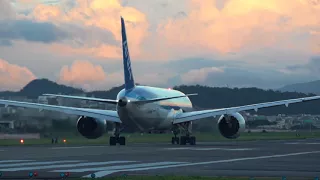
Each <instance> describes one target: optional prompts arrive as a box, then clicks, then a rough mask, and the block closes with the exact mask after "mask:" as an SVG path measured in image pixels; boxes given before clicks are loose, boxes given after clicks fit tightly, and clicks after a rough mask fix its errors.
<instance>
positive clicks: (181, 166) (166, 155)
mask: <svg viewBox="0 0 320 180" xmlns="http://www.w3.org/2000/svg"><path fill="white" fill-rule="evenodd" d="M319 162H320V139H319V140H316V139H313V140H287V141H252V142H215V143H200V142H198V143H197V145H195V146H190V145H186V146H181V145H171V144H155V143H153V144H150V143H149V144H128V145H126V146H116V147H110V146H108V145H106V146H71V145H64V146H60V147H58V146H57V145H52V146H48V147H27V146H26V147H23V146H21V147H0V172H2V178H0V179H4V178H14V179H18V178H22V179H25V178H27V177H28V174H29V172H37V173H38V176H37V177H38V178H60V175H61V173H67V172H69V173H70V175H69V177H90V176H91V174H92V173H94V174H95V176H96V177H105V176H118V175H123V174H126V175H129V176H130V175H200V176H247V177H263V176H267V177H282V176H286V177H301V178H300V179H303V178H304V177H309V178H314V177H316V176H320V163H319Z"/></svg>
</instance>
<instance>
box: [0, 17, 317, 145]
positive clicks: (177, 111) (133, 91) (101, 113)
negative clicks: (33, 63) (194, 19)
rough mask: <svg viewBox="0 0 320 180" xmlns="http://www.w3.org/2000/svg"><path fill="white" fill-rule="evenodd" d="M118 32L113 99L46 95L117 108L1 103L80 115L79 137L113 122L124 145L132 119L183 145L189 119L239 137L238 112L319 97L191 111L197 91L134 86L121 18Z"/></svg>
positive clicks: (188, 134) (92, 135) (242, 125)
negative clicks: (120, 78)
mask: <svg viewBox="0 0 320 180" xmlns="http://www.w3.org/2000/svg"><path fill="white" fill-rule="evenodd" d="M121 31H122V48H123V69H124V81H125V88H124V89H123V90H121V91H120V92H119V93H118V95H117V98H116V100H111V99H100V98H90V97H79V96H68V95H56V94H45V95H47V96H55V97H63V98H72V99H80V100H91V101H97V102H104V103H111V104H115V105H116V106H117V110H116V111H111V110H99V109H89V108H74V107H66V106H54V105H46V104H38V103H28V102H19V101H9V100H0V104H4V105H6V106H8V105H10V106H18V107H27V108H36V109H40V110H50V111H58V112H63V113H67V114H72V115H79V116H80V117H79V119H78V121H77V124H76V127H77V129H78V131H79V132H80V133H81V135H82V136H84V137H86V138H89V139H96V138H99V137H101V136H102V135H103V134H104V133H105V132H106V122H107V121H108V122H112V123H114V124H115V128H114V135H113V136H111V137H110V140H109V143H110V145H116V144H117V143H119V144H120V145H125V143H126V140H125V137H123V136H120V125H121V124H122V123H123V122H125V121H131V122H134V123H135V124H136V125H137V126H138V127H139V128H141V129H142V130H151V129H157V130H160V129H162V130H165V129H167V130H169V129H171V130H172V131H173V134H174V137H172V144H175V143H177V144H181V145H185V144H186V143H189V144H191V145H195V144H196V138H195V137H194V136H191V134H192V121H196V120H200V119H203V118H208V117H212V120H214V118H213V117H216V116H220V118H219V119H218V121H217V125H218V126H217V127H218V130H219V131H220V133H221V135H222V136H224V137H225V138H229V139H232V138H237V137H239V135H240V132H243V131H244V130H245V123H246V122H245V120H244V118H243V116H242V115H241V114H240V113H239V112H240V111H246V110H255V111H258V109H260V108H266V107H272V106H279V105H286V106H287V107H288V105H289V104H291V103H299V102H304V101H310V100H316V99H320V96H313V97H305V98H298V99H289V100H281V101H274V102H266V103H259V104H251V105H245V106H238V107H230V108H221V109H210V110H202V111H194V110H193V108H192V103H191V101H190V99H189V98H188V96H191V95H197V94H184V93H182V92H180V91H176V90H172V89H163V88H156V87H149V86H137V85H135V83H134V78H133V73H132V68H131V62H130V56H129V50H128V42H127V37H126V29H125V23H124V20H123V18H122V17H121ZM208 98H210V97H208ZM180 129H182V130H184V134H185V135H183V136H181V137H180V138H178V137H177V135H178V134H179V130H180Z"/></svg>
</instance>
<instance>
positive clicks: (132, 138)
mask: <svg viewBox="0 0 320 180" xmlns="http://www.w3.org/2000/svg"><path fill="white" fill-rule="evenodd" d="M122 135H123V136H126V139H127V143H128V144H130V143H152V142H167V143H170V142H171V137H172V134H143V135H141V134H138V133H135V134H122ZM194 135H195V136H196V137H197V141H201V142H214V141H250V140H285V139H288V140H289V139H306V138H319V137H320V131H314V132H300V136H299V137H297V136H296V133H295V132H267V133H261V132H252V133H242V134H241V136H240V137H239V138H238V139H233V140H230V139H226V138H224V137H222V136H221V135H219V134H210V133H195V134H194ZM63 139H66V141H67V142H66V143H65V144H70V145H86V144H88V145H98V144H108V143H109V135H107V134H106V135H104V136H102V137H100V138H98V139H86V138H84V137H81V136H75V135H71V134H70V133H69V134H68V133H67V134H63V135H60V136H59V144H63V142H62V140H63ZM50 144H51V139H50V138H41V139H25V140H24V144H21V143H20V141H19V140H18V139H16V140H0V146H12V145H50Z"/></svg>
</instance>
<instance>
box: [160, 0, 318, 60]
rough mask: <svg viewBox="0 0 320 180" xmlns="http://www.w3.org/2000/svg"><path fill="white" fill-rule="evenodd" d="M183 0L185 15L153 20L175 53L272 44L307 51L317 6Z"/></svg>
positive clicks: (237, 49)
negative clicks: (160, 20)
mask: <svg viewBox="0 0 320 180" xmlns="http://www.w3.org/2000/svg"><path fill="white" fill-rule="evenodd" d="M187 2H188V5H189V9H188V16H187V17H185V18H180V19H175V18H171V19H170V20H168V21H167V20H166V21H163V22H162V23H161V24H160V25H159V26H158V35H159V36H160V37H159V39H158V40H161V39H162V40H163V43H164V47H166V50H169V51H170V52H169V53H170V54H171V56H177V57H179V58H183V57H186V56H190V55H191V54H195V53H197V54H202V55H206V56H208V55H210V54H222V55H225V54H227V53H229V52H242V53H243V52H248V51H255V50H259V49H261V48H268V47H274V46H276V47H277V48H279V49H297V48H299V49H300V50H302V51H309V52H311V51H310V50H311V49H310V48H306V47H310V46H309V45H310V44H311V43H312V42H311V41H312V40H310V39H309V37H310V36H309V34H308V31H309V30H310V29H312V28H314V27H319V24H320V18H319V17H320V10H319V7H315V6H314V5H312V4H309V3H304V2H303V1H300V0H290V1H286V0H283V1H279V0H269V1H255V0H246V1H245V0H229V1H225V2H224V5H223V8H218V7H217V1H213V0H189V1H187ZM297 11H299V13H296V12H297ZM195 27H196V28H195ZM301 34H305V36H304V37H301ZM300 37H301V38H300ZM298 42H299V43H298ZM191 49H192V51H186V50H191Z"/></svg>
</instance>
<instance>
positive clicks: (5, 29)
mask: <svg viewBox="0 0 320 180" xmlns="http://www.w3.org/2000/svg"><path fill="white" fill-rule="evenodd" d="M68 36H69V35H68V34H67V33H65V32H64V31H62V30H60V29H59V28H58V27H57V26H55V25H53V24H51V23H45V22H34V21H29V20H16V21H0V39H2V40H18V39H23V40H26V41H34V42H42V43H52V42H56V41H60V40H63V39H65V38H67V37H68Z"/></svg>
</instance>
